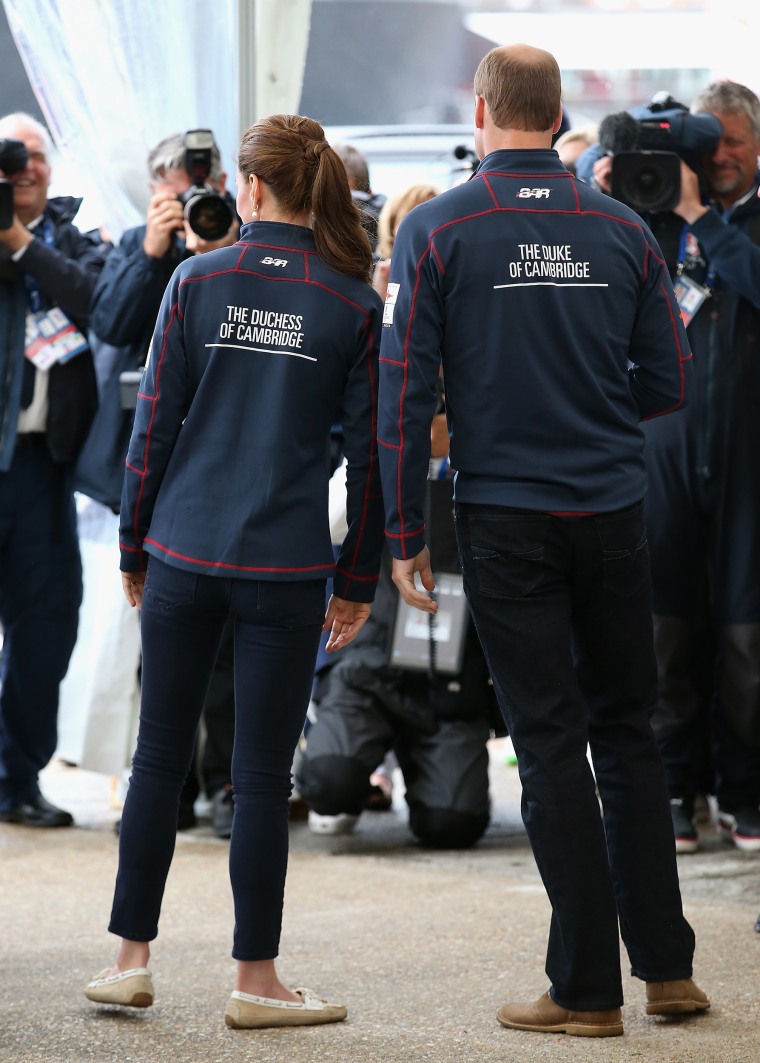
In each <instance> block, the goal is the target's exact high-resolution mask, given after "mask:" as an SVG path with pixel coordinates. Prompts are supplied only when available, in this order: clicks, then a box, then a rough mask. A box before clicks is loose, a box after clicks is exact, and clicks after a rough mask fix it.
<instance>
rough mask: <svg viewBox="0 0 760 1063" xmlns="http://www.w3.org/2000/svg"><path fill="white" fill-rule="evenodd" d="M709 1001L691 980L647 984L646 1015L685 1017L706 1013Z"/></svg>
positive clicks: (681, 979) (683, 979) (682, 979)
mask: <svg viewBox="0 0 760 1063" xmlns="http://www.w3.org/2000/svg"><path fill="white" fill-rule="evenodd" d="M709 1007H710V1001H709V999H708V997H707V994H706V993H703V992H702V990H701V989H700V988H699V986H698V985H695V984H694V982H693V981H692V979H691V978H679V979H677V980H676V981H674V982H647V1015H685V1014H688V1013H689V1012H692V1011H707V1009H708V1008H709Z"/></svg>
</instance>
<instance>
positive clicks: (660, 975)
mask: <svg viewBox="0 0 760 1063" xmlns="http://www.w3.org/2000/svg"><path fill="white" fill-rule="evenodd" d="M693 973H694V969H693V967H692V966H691V964H689V966H688V967H674V968H673V969H672V970H670V971H654V972H653V971H650V972H649V974H645V973H644V972H643V971H637V970H636V968H635V967H631V977H632V978H639V979H640V980H641V981H642V982H680V981H681V980H682V979H684V978H691V977H692V975H693Z"/></svg>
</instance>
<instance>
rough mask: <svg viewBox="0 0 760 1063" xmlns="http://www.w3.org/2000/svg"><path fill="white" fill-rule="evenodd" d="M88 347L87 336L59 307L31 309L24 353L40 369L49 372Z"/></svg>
mask: <svg viewBox="0 0 760 1063" xmlns="http://www.w3.org/2000/svg"><path fill="white" fill-rule="evenodd" d="M86 350H87V340H86V339H85V338H84V336H83V335H82V333H81V332H80V331H79V329H78V328H77V327H76V325H75V324H74V323H73V322H71V321H69V319H68V317H66V315H65V314H64V312H63V310H61V309H60V308H59V307H57V306H54V307H53V308H52V309H51V310H38V311H37V312H36V313H32V312H31V311H29V312H28V313H27V315H26V338H25V343H24V354H25V355H26V357H27V358H28V359H29V361H30V362H33V364H34V365H35V366H36V368H37V369H41V370H42V371H43V372H45V371H46V370H48V369H50V367H51V366H52V365H55V364H56V362H67V361H68V360H69V359H70V358H74V357H75V356H76V355H77V354H81V353H82V352H83V351H86Z"/></svg>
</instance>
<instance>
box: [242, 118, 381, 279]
mask: <svg viewBox="0 0 760 1063" xmlns="http://www.w3.org/2000/svg"><path fill="white" fill-rule="evenodd" d="M238 169H239V171H240V173H241V174H242V176H243V177H244V178H245V179H246V181H247V180H248V178H249V177H250V175H251V174H256V176H257V177H259V178H260V179H261V180H262V181H264V183H265V184H267V185H268V186H269V188H270V190H271V192H272V195H273V196H274V197H275V199H276V200H277V202H278V203H279V204H280V207H281V208H282V209H283V210H285V211H291V212H292V213H293V214H299V213H301V211H304V210H308V211H309V212H310V213H311V214H312V227H313V230H314V242H315V243H316V245H317V251H318V252H319V255H320V257H321V258H323V259H324V260H325V262H326V263H327V264H328V266H332V268H333V269H335V270H338V272H339V273H346V274H348V275H349V276H351V277H359V278H360V279H361V280H369V278H370V275H371V271H372V249H371V247H370V243H369V238H368V237H367V234H366V232H365V230H364V228H363V226H362V223H361V218H360V214H359V211H358V209H357V207H356V205H355V204H354V201H353V199H352V198H351V191H350V189H349V187H348V178H347V177H346V170H345V167H344V165H343V163H342V162H341V159H340V157H339V156H338V155H337V154H336V152H335V151H333V149H332V148H331V147H330V145H329V144H328V143H327V141H326V140H325V134H324V130H323V129H322V126H321V125H320V124H319V123H318V122H315V121H313V119H311V118H304V117H302V116H301V115H294V114H273V115H270V117H269V118H262V119H261V121H259V122H256V124H255V125H252V126H251V127H250V129H247V130H246V132H245V133H244V134H243V141H242V144H241V145H240V152H239V154H238Z"/></svg>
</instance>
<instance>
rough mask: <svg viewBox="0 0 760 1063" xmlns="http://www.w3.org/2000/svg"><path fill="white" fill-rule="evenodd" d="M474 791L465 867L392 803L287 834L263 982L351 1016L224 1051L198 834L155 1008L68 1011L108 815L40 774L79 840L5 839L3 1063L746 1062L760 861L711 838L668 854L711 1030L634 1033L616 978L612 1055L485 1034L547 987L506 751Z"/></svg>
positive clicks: (204, 850)
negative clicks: (273, 950) (281, 905)
mask: <svg viewBox="0 0 760 1063" xmlns="http://www.w3.org/2000/svg"><path fill="white" fill-rule="evenodd" d="M491 781H492V791H493V796H494V814H493V822H492V825H491V827H490V828H489V831H488V833H487V835H486V837H485V838H484V840H483V841H482V842H481V844H480V845H478V846H477V847H476V848H474V849H472V850H469V851H465V852H431V851H427V850H423V849H420V848H419V847H418V846H417V845H416V844H415V843H414V841H413V839H412V837H411V835H410V834H409V832H408V830H407V827H406V815H405V806H404V804H403V798H402V796H401V794H400V793H398V791H397V799H396V802H395V804H394V809H393V810H392V811H391V812H388V813H365V814H364V815H363V817H362V819H361V820H360V823H359V826H358V828H357V830H356V832H355V833H354V834H352V835H347V836H343V837H337V838H330V837H323V836H322V837H318V836H314V835H312V834H311V833H310V832H309V830H308V827H307V825H306V824H305V823H303V822H293V823H292V824H291V860H290V870H289V876H288V887H287V894H286V903H285V922H284V933H283V940H282V950H281V959H280V961H279V969H280V972H281V974H282V976H283V978H284V980H285V981H288V982H290V983H291V984H297V985H307V986H309V987H311V988H313V989H314V990H315V991H317V992H318V993H320V994H322V995H324V996H327V997H329V998H330V999H332V1000H339V1001H344V1002H345V1003H346V1004H347V1005H348V1008H349V1018H348V1020H347V1021H346V1022H345V1023H340V1024H338V1025H335V1026H325V1027H314V1028H305V1029H302V1030H264V1031H245V1032H241V1031H234V1030H230V1029H228V1028H227V1027H225V1026H224V1023H223V1019H222V1016H223V1012H224V1007H225V1003H226V999H227V996H228V994H229V991H230V989H231V988H232V983H233V969H234V964H233V961H232V960H231V958H230V956H229V948H230V939H231V929H232V906H231V899H230V892H229V884H228V879H227V851H228V845H227V843H226V842H222V841H219V840H218V839H216V838H215V837H214V836H213V834H212V832H211V829H210V826H209V825H208V824H207V823H201V825H200V826H198V827H197V828H195V830H193V831H190V832H188V833H184V834H180V835H179V836H178V840H177V849H176V854H175V860H174V864H173V866H172V871H171V874H170V877H169V883H168V886H167V893H166V897H165V902H164V911H163V915H162V922H161V934H160V936H159V938H158V940H157V941H156V942H155V943H154V946H153V953H152V957H151V968H152V970H153V975H154V982H155V986H156V994H157V995H156V1003H155V1004H154V1006H153V1007H152V1008H150V1009H146V1010H144V1011H135V1010H131V1009H130V1010H128V1009H117V1008H106V1007H98V1006H96V1005H93V1004H91V1003H90V1002H88V1001H87V1000H85V998H84V996H83V994H82V989H83V987H84V984H85V983H86V982H87V980H88V978H89V977H91V975H92V974H94V973H95V972H96V971H98V970H100V969H101V968H102V967H104V966H106V965H108V964H110V963H111V961H112V958H113V955H114V939H112V938H111V937H110V936H109V935H108V933H107V932H106V929H105V927H106V922H107V918H108V912H109V906H110V899H111V892H112V889H113V876H114V873H115V868H116V837H115V835H114V833H113V830H112V825H113V822H114V821H115V820H116V819H117V818H118V812H117V811H116V810H115V809H114V808H113V807H112V806H111V805H110V803H109V780H108V779H107V778H105V777H104V776H99V775H93V774H90V773H87V772H82V771H80V770H78V769H72V768H67V767H64V766H62V765H60V764H58V763H54V764H52V765H51V766H50V767H49V768H48V769H47V771H46V772H45V776H44V780H43V782H44V792H45V794H46V796H47V797H48V798H49V799H51V800H53V801H55V802H56V803H59V804H61V805H62V806H63V807H66V808H68V809H70V810H71V811H72V812H73V813H74V815H75V818H76V821H77V827H76V828H75V829H73V830H54V831H39V830H38V831H34V830H29V829H26V828H21V827H16V826H12V825H7V824H0V911H2V916H3V917H2V950H1V955H2V968H3V978H2V986H1V987H0V1063H11V1061H13V1063H40V1061H44V1063H164V1061H171V1063H228V1061H230V1063H231V1061H235V1063H237V1061H243V1060H246V1061H247V1060H255V1061H257V1063H258V1061H261V1063H343V1061H345V1063H428V1061H430V1063H432V1061H435V1063H490V1061H496V1060H499V1061H507V1060H508V1061H510V1063H522V1061H528V1060H530V1061H540V1060H544V1059H551V1060H552V1061H554V1063H564V1061H566V1060H573V1061H582V1063H586V1061H589V1060H592V1061H598V1063H617V1061H628V1060H636V1061H641V1063H666V1061H667V1063H757V1061H758V1060H760V934H758V933H756V932H755V931H754V929H753V927H754V923H755V920H756V918H757V916H758V914H759V913H760V854H758V855H755V856H753V855H748V854H743V853H739V852H737V851H736V849H734V848H733V846H731V845H729V844H727V843H726V842H724V841H723V840H721V839H720V838H718V837H717V836H716V834H715V832H714V830H713V829H712V828H711V827H710V826H709V824H707V825H704V824H703V825H702V837H703V845H702V849H701V851H700V852H699V853H697V854H695V855H693V856H683V857H679V870H680V873H681V881H682V890H683V895H684V901H685V906H686V911H687V916H688V918H689V920H690V921H691V923H692V925H693V926H694V928H695V930H696V932H697V955H696V960H695V976H696V978H697V981H698V982H699V984H700V985H701V986H702V987H703V988H704V989H705V990H706V991H707V992H708V993H709V994H710V996H711V998H712V1002H713V1007H712V1009H711V1010H710V1011H709V1012H707V1013H706V1014H704V1015H700V1016H695V1017H690V1018H684V1019H681V1020H677V1019H676V1020H665V1019H658V1018H649V1017H647V1016H646V1015H645V1013H644V990H643V986H642V985H641V984H640V983H638V982H637V981H635V980H633V979H628V978H626V979H625V986H626V1006H625V1008H624V1012H623V1018H624V1022H625V1035H624V1036H623V1037H619V1038H605V1039H588V1038H575V1037H566V1036H564V1035H558V1036H552V1035H545V1034H531V1033H520V1032H516V1031H510V1030H504V1029H502V1028H501V1027H500V1026H499V1025H498V1023H497V1022H496V1018H495V1013H496V1010H497V1008H498V1007H499V1005H500V1004H501V1003H503V1002H504V1001H505V1000H508V999H512V1000H523V999H524V1000H532V999H533V998H535V997H537V996H538V995H539V994H540V993H542V992H543V991H544V990H545V989H546V988H547V980H546V976H545V975H544V973H543V963H544V951H545V942H546V933H547V927H548V918H549V909H548V904H547V901H546V898H545V895H544V892H543V888H542V885H541V882H540V880H539V877H538V874H537V871H536V868H535V864H534V862H533V858H532V855H531V852H530V849H529V847H528V845H527V841H526V839H525V835H524V832H523V828H522V824H521V821H520V816H519V794H520V788H519V781H518V780H517V775H516V770H515V769H514V768H512V767H508V766H507V765H506V764H505V762H504V745H503V743H499V742H495V743H492V765H491ZM251 859H255V854H251ZM624 969H625V965H624Z"/></svg>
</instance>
